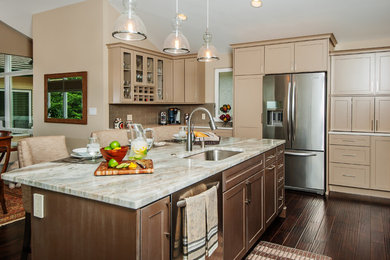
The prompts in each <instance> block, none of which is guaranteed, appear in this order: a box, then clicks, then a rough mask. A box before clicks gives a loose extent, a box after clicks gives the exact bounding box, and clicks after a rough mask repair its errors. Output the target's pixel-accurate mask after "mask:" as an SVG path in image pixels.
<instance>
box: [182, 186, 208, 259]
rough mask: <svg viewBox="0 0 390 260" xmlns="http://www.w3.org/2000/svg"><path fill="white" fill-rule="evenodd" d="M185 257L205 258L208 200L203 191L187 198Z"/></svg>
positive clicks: (184, 239)
mask: <svg viewBox="0 0 390 260" xmlns="http://www.w3.org/2000/svg"><path fill="white" fill-rule="evenodd" d="M185 201H186V207H185V210H184V213H185V217H184V225H183V229H184V235H183V253H184V257H183V259H188V260H192V259H205V256H206V217H205V216H206V201H205V196H204V194H203V193H201V194H199V195H196V196H192V197H189V198H186V199H185Z"/></svg>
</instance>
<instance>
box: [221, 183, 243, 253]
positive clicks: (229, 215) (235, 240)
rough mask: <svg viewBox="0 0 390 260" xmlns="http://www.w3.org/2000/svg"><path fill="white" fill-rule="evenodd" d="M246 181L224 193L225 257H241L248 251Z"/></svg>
mask: <svg viewBox="0 0 390 260" xmlns="http://www.w3.org/2000/svg"><path fill="white" fill-rule="evenodd" d="M245 191H246V185H245V182H241V183H240V184H238V185H236V186H234V187H233V188H232V189H230V190H228V191H226V192H225V193H223V232H224V234H223V237H224V246H223V249H224V254H223V255H224V259H229V260H230V259H241V258H242V257H243V256H244V254H245V252H246V234H245V233H246V232H245V211H246V206H245V200H246V192H245Z"/></svg>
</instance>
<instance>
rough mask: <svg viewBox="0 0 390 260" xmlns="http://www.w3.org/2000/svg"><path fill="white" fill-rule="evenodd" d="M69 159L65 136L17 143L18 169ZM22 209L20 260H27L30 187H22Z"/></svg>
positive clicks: (30, 207)
mask: <svg viewBox="0 0 390 260" xmlns="http://www.w3.org/2000/svg"><path fill="white" fill-rule="evenodd" d="M66 157H69V152H68V148H67V147H66V142H65V136H38V137H28V138H24V139H21V140H20V141H19V142H18V161H19V167H20V168H22V167H26V166H30V165H33V164H37V163H42V162H50V161H54V160H59V159H63V158H66ZM22 200H23V207H24V210H25V211H26V217H25V225H24V239H23V251H22V257H21V259H27V258H28V254H29V253H30V252H31V249H30V242H31V212H32V195H31V187H30V186H25V185H22Z"/></svg>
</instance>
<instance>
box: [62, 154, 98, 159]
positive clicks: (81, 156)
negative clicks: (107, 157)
mask: <svg viewBox="0 0 390 260" xmlns="http://www.w3.org/2000/svg"><path fill="white" fill-rule="evenodd" d="M70 156H71V157H74V158H87V159H92V156H91V155H89V154H78V153H71V154H70ZM100 157H102V154H101V153H99V154H98V155H96V156H95V158H100Z"/></svg>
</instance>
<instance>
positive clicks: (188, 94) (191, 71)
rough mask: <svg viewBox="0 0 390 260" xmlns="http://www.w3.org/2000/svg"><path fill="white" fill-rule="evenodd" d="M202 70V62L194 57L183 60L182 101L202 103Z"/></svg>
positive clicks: (203, 78)
mask: <svg viewBox="0 0 390 260" xmlns="http://www.w3.org/2000/svg"><path fill="white" fill-rule="evenodd" d="M204 72H205V64H204V62H198V61H197V60H196V58H190V59H185V60H184V101H185V102H186V103H204V101H205V73H204Z"/></svg>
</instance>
